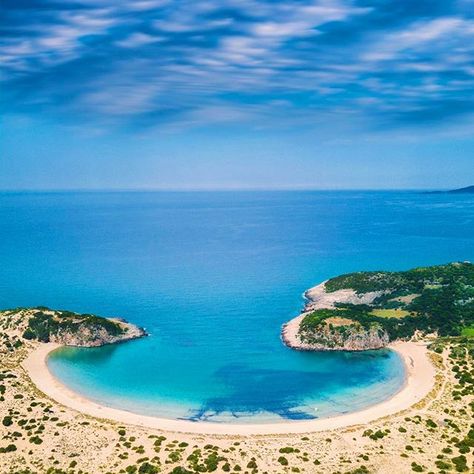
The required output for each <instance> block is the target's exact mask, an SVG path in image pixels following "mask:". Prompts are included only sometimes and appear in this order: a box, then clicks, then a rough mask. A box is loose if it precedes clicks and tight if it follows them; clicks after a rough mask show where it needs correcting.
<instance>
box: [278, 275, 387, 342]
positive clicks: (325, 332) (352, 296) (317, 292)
mask: <svg viewBox="0 0 474 474" xmlns="http://www.w3.org/2000/svg"><path fill="white" fill-rule="evenodd" d="M382 294H383V291H371V292H367V293H363V294H357V293H356V292H355V291H354V290H352V289H342V290H338V291H334V292H331V293H330V292H327V291H326V281H324V282H323V283H321V284H319V285H317V286H315V287H313V288H310V289H309V290H307V291H306V292H305V294H304V296H305V298H306V300H307V302H306V304H305V306H304V309H303V311H302V313H301V314H300V315H299V316H298V317H296V318H293V319H292V320H291V321H289V322H288V323H286V324H284V325H283V327H282V332H281V338H282V340H283V342H284V343H285V344H286V345H287V346H288V347H291V348H292V349H296V350H303V351H304V350H306V351H364V350H371V349H381V348H383V347H385V346H387V345H388V343H389V336H388V334H387V332H386V331H384V330H382V329H381V328H379V327H377V326H373V327H370V328H368V329H364V328H363V327H362V326H361V325H360V324H357V323H356V322H354V321H352V320H350V319H347V318H344V317H332V318H327V319H326V320H324V321H322V322H321V324H320V325H319V326H318V328H313V329H311V330H309V328H305V327H304V324H302V323H303V321H304V319H305V317H306V316H308V315H311V314H312V313H314V312H315V311H317V310H323V309H330V310H335V309H336V304H339V303H346V304H354V305H356V304H364V305H369V304H371V303H372V302H373V301H374V300H375V299H376V298H377V297H379V296H381V295H382ZM343 328H344V329H343Z"/></svg>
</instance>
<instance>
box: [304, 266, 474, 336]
mask: <svg viewBox="0 0 474 474" xmlns="http://www.w3.org/2000/svg"><path fill="white" fill-rule="evenodd" d="M325 288H326V291H327V292H335V291H338V290H343V289H352V290H354V291H355V292H356V293H357V294H358V295H362V294H366V293H371V292H378V296H376V297H375V298H374V300H373V302H372V303H371V304H347V303H336V304H335V308H334V309H318V310H316V311H314V312H312V313H310V314H308V315H306V316H305V318H304V319H303V321H302V323H301V325H300V335H301V336H302V337H303V338H306V339H308V338H310V337H311V333H312V332H314V333H317V334H319V333H320V330H321V327H322V325H323V324H325V322H326V321H327V320H328V319H330V318H336V317H340V316H343V317H344V318H345V319H349V320H350V321H351V322H350V323H349V324H347V325H346V326H338V327H333V328H331V329H332V330H333V331H336V332H340V333H343V332H344V331H347V327H350V326H351V325H352V326H354V327H359V328H361V330H365V331H368V330H371V329H372V330H374V328H375V329H377V330H378V331H383V332H385V333H386V334H387V335H388V336H389V339H391V340H394V339H399V338H410V337H412V336H413V335H414V334H415V332H416V331H421V332H422V333H424V334H430V333H436V334H437V335H439V336H460V335H464V336H472V335H474V264H471V263H468V262H465V263H453V264H448V265H439V266H433V267H423V268H416V269H413V270H409V271H405V272H359V273H351V274H348V275H342V276H339V277H336V278H332V279H330V280H328V281H327V282H326V285H325Z"/></svg>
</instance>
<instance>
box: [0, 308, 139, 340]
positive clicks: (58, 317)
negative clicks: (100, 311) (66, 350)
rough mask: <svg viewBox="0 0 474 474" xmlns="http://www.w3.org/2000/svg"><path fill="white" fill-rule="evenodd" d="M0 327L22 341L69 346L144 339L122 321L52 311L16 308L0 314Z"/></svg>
mask: <svg viewBox="0 0 474 474" xmlns="http://www.w3.org/2000/svg"><path fill="white" fill-rule="evenodd" d="M1 314H2V320H3V324H4V325H5V326H7V327H11V328H15V329H16V330H17V331H18V332H19V333H20V334H21V337H22V339H24V340H31V341H38V342H41V343H49V342H51V343H55V344H59V345H62V346H72V347H100V346H104V345H106V344H116V343H119V342H125V341H129V340H132V339H138V338H141V337H145V336H148V333H147V332H146V330H145V329H143V328H141V327H138V326H136V325H134V324H131V323H129V322H127V321H125V320H124V319H122V318H104V317H101V316H96V315H93V314H79V313H74V312H71V311H61V310H52V309H49V308H46V307H38V308H17V309H14V310H5V311H2V312H1Z"/></svg>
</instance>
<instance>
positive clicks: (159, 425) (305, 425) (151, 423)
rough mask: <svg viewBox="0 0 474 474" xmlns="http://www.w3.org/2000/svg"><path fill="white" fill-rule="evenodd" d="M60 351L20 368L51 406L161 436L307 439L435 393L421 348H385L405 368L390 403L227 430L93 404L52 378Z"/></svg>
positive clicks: (44, 350) (45, 351) (40, 354)
mask: <svg viewBox="0 0 474 474" xmlns="http://www.w3.org/2000/svg"><path fill="white" fill-rule="evenodd" d="M59 347H61V346H60V345H59V344H55V343H48V344H40V345H38V347H37V348H35V349H34V350H33V351H31V352H30V354H29V355H28V356H27V358H26V359H25V360H24V361H23V363H22V366H23V368H24V369H25V370H26V372H27V374H28V375H29V377H30V379H31V381H32V382H33V383H34V384H35V385H36V387H37V388H38V389H39V390H41V391H42V392H43V393H44V394H45V395H47V396H49V397H50V398H51V399H53V400H54V401H56V402H58V403H59V404H61V405H64V406H66V407H68V408H72V409H73V410H76V411H78V412H81V413H84V414H87V415H89V416H92V417H95V418H101V419H109V420H112V421H115V422H117V423H125V424H129V425H130V424H131V425H136V426H142V427H147V428H153V429H159V430H163V431H171V432H182V433H195V434H210V435H270V434H292V433H309V432H316V431H327V430H332V429H336V428H344V427H348V426H352V425H360V424H365V423H367V422H370V421H374V420H377V419H379V418H382V417H385V416H388V415H393V414H395V413H398V412H400V411H403V410H405V409H407V408H409V407H411V406H412V405H414V404H415V403H417V402H419V401H420V400H422V399H423V398H424V397H425V396H426V395H427V394H428V393H429V392H430V391H431V389H432V388H433V386H434V382H435V368H434V367H433V365H432V364H431V362H430V360H429V358H428V354H427V348H426V345H425V344H422V343H415V342H395V343H393V344H390V345H389V346H388V347H389V348H391V349H393V350H395V351H396V352H397V353H398V354H399V355H400V356H401V357H402V359H403V361H404V365H405V371H406V374H405V383H404V385H403V386H402V388H401V389H400V390H399V391H398V392H397V393H395V394H394V395H393V396H392V397H390V398H389V399H387V400H385V401H383V402H380V403H377V404H375V405H372V406H370V407H368V408H365V409H362V410H359V411H355V412H351V413H347V414H344V415H339V416H334V417H330V418H322V419H316V420H304V421H294V420H292V421H281V422H275V423H266V424H250V423H249V424H230V423H214V422H205V421H198V422H193V421H185V420H172V419H166V418H158V417H153V416H146V415H139V414H136V413H132V412H128V411H125V410H120V409H116V408H111V407H107V406H104V405H100V404H98V403H96V402H93V401H91V400H89V399H87V398H86V397H83V396H82V395H80V394H78V393H76V392H74V391H72V390H71V389H70V388H68V387H67V386H65V385H64V384H62V383H61V382H60V381H59V380H58V379H57V378H55V377H54V376H53V374H52V373H51V371H50V370H49V368H48V365H47V358H48V355H49V354H50V353H51V352H52V351H54V350H56V349H58V348H59Z"/></svg>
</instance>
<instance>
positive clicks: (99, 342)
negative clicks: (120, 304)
mask: <svg viewBox="0 0 474 474" xmlns="http://www.w3.org/2000/svg"><path fill="white" fill-rule="evenodd" d="M119 324H120V326H121V329H122V330H123V332H122V333H121V334H118V335H114V334H110V333H109V332H108V331H107V330H106V329H105V328H102V327H88V326H80V327H79V328H78V329H77V330H75V331H74V332H71V331H67V330H60V331H58V333H57V334H55V335H51V337H50V341H51V342H56V343H58V344H62V345H64V346H74V347H100V346H104V345H106V344H115V343H118V342H125V341H129V340H132V339H138V338H140V337H144V336H147V333H146V331H145V330H144V329H143V328H140V327H138V326H135V325H133V324H130V323H126V322H123V321H121V322H120V323H119Z"/></svg>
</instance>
